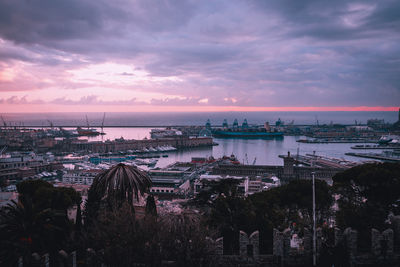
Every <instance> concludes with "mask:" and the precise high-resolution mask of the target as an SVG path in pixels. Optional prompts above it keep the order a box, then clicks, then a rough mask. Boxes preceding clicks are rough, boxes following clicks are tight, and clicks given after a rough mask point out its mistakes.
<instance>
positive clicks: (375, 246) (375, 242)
mask: <svg viewBox="0 0 400 267" xmlns="http://www.w3.org/2000/svg"><path fill="white" fill-rule="evenodd" d="M381 241H382V235H381V232H379V231H378V230H376V229H371V253H372V254H373V255H374V256H379V255H381Z"/></svg>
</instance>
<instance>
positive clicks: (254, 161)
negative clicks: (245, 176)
mask: <svg viewBox="0 0 400 267" xmlns="http://www.w3.org/2000/svg"><path fill="white" fill-rule="evenodd" d="M256 161H257V157H254V160H253V165H256Z"/></svg>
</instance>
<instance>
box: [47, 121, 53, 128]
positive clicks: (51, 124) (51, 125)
mask: <svg viewBox="0 0 400 267" xmlns="http://www.w3.org/2000/svg"><path fill="white" fill-rule="evenodd" d="M47 122H48V123H49V124H50V128H51V129H52V130H53V128H54V124H53V122H52V121H51V120H47Z"/></svg>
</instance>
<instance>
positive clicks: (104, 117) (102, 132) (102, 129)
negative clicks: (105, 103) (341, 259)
mask: <svg viewBox="0 0 400 267" xmlns="http://www.w3.org/2000/svg"><path fill="white" fill-rule="evenodd" d="M105 119H106V113H105V112H104V114H103V121H102V122H101V134H102V135H104V120H105Z"/></svg>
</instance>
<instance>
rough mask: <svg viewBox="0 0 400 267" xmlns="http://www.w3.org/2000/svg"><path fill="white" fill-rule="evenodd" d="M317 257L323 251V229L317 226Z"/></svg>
mask: <svg viewBox="0 0 400 267" xmlns="http://www.w3.org/2000/svg"><path fill="white" fill-rule="evenodd" d="M316 243H317V257H319V252H320V251H321V246H322V229H321V228H317V242H316Z"/></svg>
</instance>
